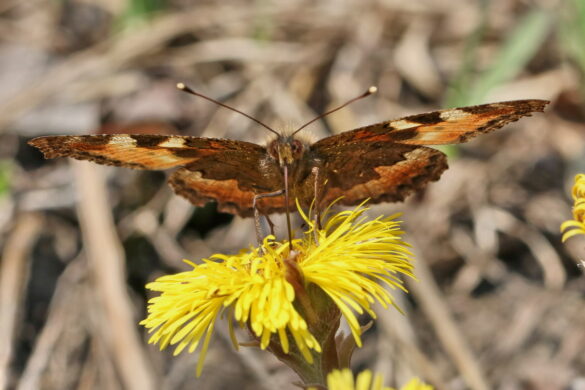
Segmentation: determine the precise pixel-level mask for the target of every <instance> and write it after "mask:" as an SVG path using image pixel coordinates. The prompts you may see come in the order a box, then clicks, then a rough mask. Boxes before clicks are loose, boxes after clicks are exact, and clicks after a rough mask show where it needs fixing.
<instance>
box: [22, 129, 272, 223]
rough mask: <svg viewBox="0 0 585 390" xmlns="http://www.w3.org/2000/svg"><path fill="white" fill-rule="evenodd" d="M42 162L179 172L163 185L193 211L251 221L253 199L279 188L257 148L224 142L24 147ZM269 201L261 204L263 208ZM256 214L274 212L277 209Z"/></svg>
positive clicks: (91, 138) (80, 140)
mask: <svg viewBox="0 0 585 390" xmlns="http://www.w3.org/2000/svg"><path fill="white" fill-rule="evenodd" d="M29 143H30V144H31V145H32V146H35V147H37V148H39V149H40V150H41V151H42V152H43V154H44V155H45V157H47V158H55V157H72V158H75V159H78V160H89V161H93V162H96V163H98V164H104V165H115V166H122V167H128V168H135V169H151V170H160V169H168V168H174V167H182V168H181V169H179V170H178V171H177V172H175V173H174V174H173V175H172V176H171V178H170V180H169V184H170V185H171V187H172V188H173V190H174V191H175V192H176V193H177V194H179V195H181V196H184V197H185V198H187V199H188V200H189V201H191V202H192V203H193V204H195V205H203V204H204V203H206V202H208V201H211V200H216V201H217V202H218V206H219V209H220V210H222V211H227V212H231V213H234V214H239V215H242V216H244V215H246V216H247V215H251V208H252V199H253V196H254V194H256V193H265V192H272V191H276V190H279V189H281V188H282V186H283V180H282V174H281V173H280V170H279V169H278V166H277V165H276V164H275V163H274V162H273V161H271V160H270V159H268V157H267V154H266V149H265V148H264V147H262V146H259V145H256V144H253V143H249V142H243V141H234V140H228V139H216V138H198V137H187V136H165V135H144V134H140V135H127V134H116V135H86V136H50V137H40V138H35V139H33V140H31V141H30V142H29ZM274 202H275V201H267V202H264V203H261V205H268V203H274ZM261 209H266V210H268V209H270V210H272V209H274V210H276V209H278V210H281V209H282V207H281V206H278V205H276V204H275V205H273V206H263V207H262V208H261Z"/></svg>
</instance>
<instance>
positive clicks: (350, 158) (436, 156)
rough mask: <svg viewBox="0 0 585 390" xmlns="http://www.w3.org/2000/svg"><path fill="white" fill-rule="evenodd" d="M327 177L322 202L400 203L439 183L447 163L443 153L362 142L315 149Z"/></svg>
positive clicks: (383, 143) (396, 145) (421, 148)
mask: <svg viewBox="0 0 585 390" xmlns="http://www.w3.org/2000/svg"><path fill="white" fill-rule="evenodd" d="M315 153H317V154H318V155H320V156H322V160H323V161H324V163H323V164H324V166H323V172H324V174H325V175H326V178H325V181H326V186H325V192H324V194H323V202H324V203H325V204H328V203H330V202H332V201H333V200H335V199H337V198H339V197H341V196H343V198H342V199H341V200H340V203H341V204H345V205H355V204H358V203H361V202H362V201H364V200H365V199H368V198H369V199H371V201H372V202H374V203H378V202H397V201H401V200H403V199H404V198H406V196H407V195H408V194H410V193H412V192H415V191H417V190H420V189H422V188H423V187H424V186H425V185H426V184H427V183H428V182H429V181H435V180H438V179H439V177H440V176H441V174H442V173H443V171H444V170H445V169H447V159H446V156H445V154H443V153H442V152H440V151H438V150H435V149H431V148H427V147H423V146H415V145H403V144H397V143H394V142H384V141H375V142H362V143H353V144H351V143H350V144H345V145H341V146H338V147H333V148H325V147H322V148H316V150H315Z"/></svg>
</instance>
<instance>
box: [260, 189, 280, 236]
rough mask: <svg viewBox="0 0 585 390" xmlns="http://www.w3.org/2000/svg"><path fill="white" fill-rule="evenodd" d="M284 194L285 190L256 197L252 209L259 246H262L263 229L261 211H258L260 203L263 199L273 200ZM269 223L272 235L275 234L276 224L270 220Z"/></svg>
mask: <svg viewBox="0 0 585 390" xmlns="http://www.w3.org/2000/svg"><path fill="white" fill-rule="evenodd" d="M282 194H284V190H278V191H274V192H267V193H265V194H258V195H254V198H253V200H252V209H253V210H254V225H255V227H256V241H258V246H261V245H262V228H261V226H260V210H258V201H259V200H260V199H262V198H273V197H276V196H281V195H282ZM266 218H267V219H268V216H266ZM268 221H269V222H268V224H269V225H270V231H271V233H272V234H274V224H273V223H272V221H270V219H268Z"/></svg>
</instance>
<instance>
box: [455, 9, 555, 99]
mask: <svg viewBox="0 0 585 390" xmlns="http://www.w3.org/2000/svg"><path fill="white" fill-rule="evenodd" d="M550 24H551V14H550V12H546V11H544V10H541V9H535V10H533V11H531V12H529V13H528V14H527V15H526V16H524V17H523V18H522V20H521V21H520V22H519V23H518V27H516V28H515V29H514V31H513V32H512V34H511V35H510V37H509V38H508V39H507V40H506V42H505V43H504V46H503V47H502V49H501V51H500V53H499V54H498V56H497V57H496V59H495V61H494V62H493V63H492V65H491V67H490V68H489V69H488V70H486V71H485V72H484V73H483V75H481V77H480V78H479V79H478V81H477V82H476V83H475V85H474V86H473V87H472V89H471V92H470V94H469V96H468V102H467V104H480V103H483V102H484V99H485V97H486V96H487V94H488V93H489V92H490V91H491V90H492V89H494V88H495V87H497V86H499V85H501V84H503V83H504V82H506V81H508V80H510V79H512V78H514V77H516V76H517V75H518V74H519V73H520V72H521V71H522V70H523V69H524V67H525V66H526V64H527V63H528V62H529V61H530V60H531V59H532V57H534V55H535V54H536V52H537V51H538V49H539V48H540V47H541V45H542V43H543V42H544V40H545V39H546V36H547V34H548V31H549V27H550Z"/></svg>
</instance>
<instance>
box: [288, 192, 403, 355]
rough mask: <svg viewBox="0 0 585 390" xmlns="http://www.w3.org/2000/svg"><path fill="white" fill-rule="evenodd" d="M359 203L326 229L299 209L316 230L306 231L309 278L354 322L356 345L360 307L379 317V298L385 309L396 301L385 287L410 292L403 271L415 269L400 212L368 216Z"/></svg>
mask: <svg viewBox="0 0 585 390" xmlns="http://www.w3.org/2000/svg"><path fill="white" fill-rule="evenodd" d="M366 210H367V208H365V207H364V206H363V204H362V205H359V206H358V207H356V208H355V209H354V210H348V211H343V212H340V213H338V214H336V215H334V216H333V217H332V218H329V219H328V220H327V222H326V223H325V226H324V227H323V229H321V230H317V236H318V238H317V242H316V241H315V239H314V234H313V233H312V232H313V230H315V226H314V223H313V221H311V220H310V219H309V218H308V217H307V216H306V215H305V214H303V212H302V210H301V209H300V208H299V212H300V213H301V216H302V217H303V219H304V220H305V222H306V223H307V224H308V225H309V227H310V229H309V231H308V232H307V233H306V234H305V239H304V240H303V245H302V246H301V249H300V251H301V255H300V256H299V267H300V269H301V270H302V274H303V276H304V279H305V282H307V283H314V284H316V285H317V286H319V287H320V288H321V289H322V290H323V291H324V292H325V293H326V294H327V295H328V296H329V297H330V298H331V299H332V300H333V301H334V302H335V304H336V305H337V307H338V308H339V310H341V313H342V314H343V316H344V317H345V319H346V321H347V322H348V324H349V327H350V329H351V332H352V334H353V336H354V338H355V341H356V344H357V345H358V346H361V339H360V335H361V329H360V325H359V323H358V321H357V318H356V316H355V314H354V312H357V313H358V314H362V313H364V312H367V313H368V314H369V315H371V316H372V317H373V318H376V313H374V311H373V310H372V304H373V303H374V301H378V302H380V303H381V304H382V306H383V307H384V308H387V307H388V306H389V305H395V303H394V300H393V299H392V296H391V295H390V293H389V292H388V290H387V289H386V288H385V287H390V288H391V289H395V288H398V289H401V290H403V291H406V289H405V287H404V286H403V284H402V280H401V279H400V277H399V275H400V274H404V275H408V276H410V277H414V276H413V274H412V269H413V265H412V262H411V259H410V257H411V256H412V255H411V253H410V251H409V250H408V249H407V247H408V245H407V244H406V243H405V242H404V241H402V240H401V235H402V234H403V232H402V231H401V230H400V223H399V222H398V221H395V218H396V217H397V215H393V216H390V217H378V218H376V219H374V220H367V218H366V217H365V216H364V215H363V214H364V212H365V211H366Z"/></svg>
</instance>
